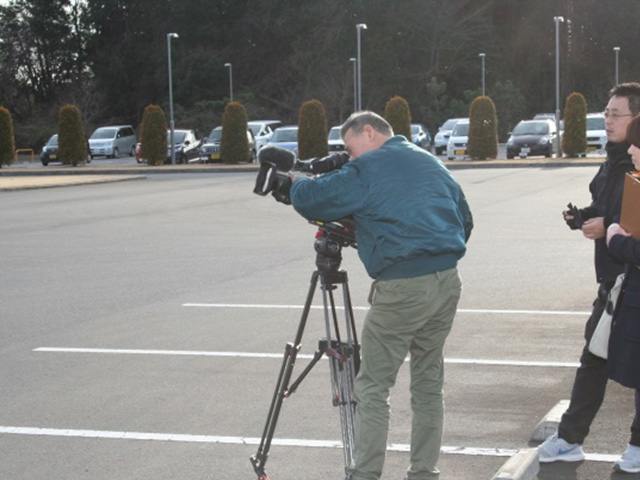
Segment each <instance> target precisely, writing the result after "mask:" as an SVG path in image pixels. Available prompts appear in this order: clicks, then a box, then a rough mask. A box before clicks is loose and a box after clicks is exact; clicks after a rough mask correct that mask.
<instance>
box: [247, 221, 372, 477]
mask: <svg viewBox="0 0 640 480" xmlns="http://www.w3.org/2000/svg"><path fill="white" fill-rule="evenodd" d="M314 224H316V225H318V226H319V227H320V231H319V232H318V236H317V237H316V241H315V244H314V247H315V250H316V267H317V270H316V271H315V272H313V274H312V275H311V285H310V286H309V293H308V294H307V300H306V302H305V304H304V309H303V311H302V316H301V318H300V323H299V324H298V331H297V333H296V337H295V340H294V341H293V343H287V345H286V347H285V351H284V359H283V361H282V366H281V368H280V373H279V375H278V381H277V383H276V388H275V392H274V394H273V399H272V401H271V407H270V408H269V414H268V416H267V422H266V424H265V427H264V431H263V433H262V439H261V441H260V446H259V447H258V451H257V453H256V454H255V455H254V456H253V457H251V464H252V465H253V469H254V470H255V472H256V473H257V474H258V480H269V477H268V476H267V474H266V472H265V464H266V463H267V459H268V457H269V450H270V448H271V441H272V440H273V435H274V433H275V429H276V424H277V422H278V417H279V416H280V410H281V408H282V402H283V401H284V399H285V398H287V397H289V396H290V395H292V394H293V393H295V391H296V389H297V388H298V386H299V385H300V383H302V381H303V380H304V378H305V377H306V376H307V374H308V373H309V372H310V371H311V369H312V368H313V366H314V365H315V364H316V363H318V361H319V360H320V359H321V358H322V356H323V355H325V354H326V355H327V357H328V358H329V365H330V373H331V394H332V399H333V406H335V407H338V409H339V411H340V426H341V430H342V445H343V451H344V462H345V469H346V468H347V467H348V466H349V465H350V464H351V463H352V460H353V442H354V417H355V402H354V400H353V382H354V380H355V376H356V374H357V373H358V368H359V366H360V345H359V344H358V338H357V334H356V328H355V322H354V319H353V309H352V306H351V297H350V295H349V284H348V279H347V272H346V271H344V270H339V268H340V263H341V261H342V253H341V252H342V247H344V246H352V247H356V243H355V237H354V233H355V232H354V230H353V229H352V228H351V226H350V222H348V221H341V222H340V223H337V222H332V223H321V222H314ZM318 281H319V282H320V288H321V290H322V304H323V306H324V322H325V328H326V338H324V339H321V340H320V341H319V342H318V350H316V352H315V354H314V356H313V358H312V360H311V361H310V363H309V364H308V365H307V366H306V368H305V369H304V370H303V371H302V372H301V373H300V375H299V376H298V377H297V378H296V379H295V381H293V383H290V381H291V377H292V373H293V368H294V366H295V362H296V356H297V354H298V352H299V351H300V347H301V342H302V335H303V334H304V330H305V326H306V324H307V318H308V317H309V310H310V309H311V303H312V302H313V297H314V294H315V291H316V288H317V287H318ZM338 285H342V293H343V297H344V312H345V318H344V323H343V328H344V329H345V332H344V336H343V335H341V332H340V325H339V321H338V315H337V313H336V305H335V301H334V295H333V293H334V290H336V289H337V286H338Z"/></svg>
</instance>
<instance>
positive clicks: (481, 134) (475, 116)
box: [467, 96, 498, 160]
mask: <svg viewBox="0 0 640 480" xmlns="http://www.w3.org/2000/svg"><path fill="white" fill-rule="evenodd" d="M467 154H468V155H469V156H470V157H471V158H473V159H476V160H486V159H488V158H496V157H497V156H498V116H497V115H496V106H495V105H494V103H493V100H491V98H489V97H487V96H479V97H476V98H475V99H474V100H473V102H471V107H470V108H469V142H468V144H467Z"/></svg>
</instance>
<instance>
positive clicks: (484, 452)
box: [0, 426, 620, 463]
mask: <svg viewBox="0 0 640 480" xmlns="http://www.w3.org/2000/svg"><path fill="white" fill-rule="evenodd" d="M0 434H6V435H32V436H47V437H75V438H100V439H112V440H147V441H157V442H181V443H211V444H224V445H259V444H260V439H259V438H257V437H225V436H218V435H188V434H180V433H149V432H125V431H110V430H76V429H66V428H40V427H15V426H0ZM272 445H273V446H281V447H311V448H342V442H340V441H338V440H303V439H295V438H274V439H273V441H272ZM387 451H391V452H408V451H409V445H407V444H403V443H393V444H389V445H388V446H387ZM440 451H441V452H442V453H444V454H450V455H469V456H492V457H511V456H512V455H513V454H515V453H516V452H517V450H514V449H508V448H479V447H448V446H443V447H442V448H441V449H440ZM586 457H587V458H586V459H587V460H591V461H594V462H610V463H611V462H615V461H616V460H618V459H619V458H620V455H605V454H589V453H588V454H586Z"/></svg>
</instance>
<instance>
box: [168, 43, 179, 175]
mask: <svg viewBox="0 0 640 480" xmlns="http://www.w3.org/2000/svg"><path fill="white" fill-rule="evenodd" d="M172 38H178V34H177V33H167V54H168V56H169V127H170V128H171V136H170V138H169V141H170V143H171V165H175V164H176V144H175V142H174V140H173V136H174V131H175V124H174V122H173V84H172V78H171V77H172V75H171V39H172Z"/></svg>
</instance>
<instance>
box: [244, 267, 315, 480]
mask: <svg viewBox="0 0 640 480" xmlns="http://www.w3.org/2000/svg"><path fill="white" fill-rule="evenodd" d="M318 278H319V274H318V272H314V273H313V275H312V276H311V284H310V285H309V292H308V294H307V299H306V301H305V305H304V309H303V311H302V316H301V317H300V323H299V324H298V330H297V332H296V338H295V340H294V342H293V343H287V345H286V347H285V352H284V358H283V360H282V366H281V367H280V373H279V374H278V380H277V382H276V387H275V390H274V393H273V398H272V400H271V406H270V407H269V413H268V414H267V421H266V423H265V426H264V430H263V432H262V438H261V440H260V445H259V447H258V451H257V452H256V454H255V455H254V456H252V457H251V464H252V465H253V469H254V470H255V472H256V474H257V475H258V480H268V477H267V475H266V472H265V464H266V463H267V459H268V458H269V450H270V449H271V441H272V440H273V435H274V434H275V430H276V425H277V423H278V418H279V416H280V410H281V409H282V402H283V401H284V399H285V398H286V397H287V396H288V394H289V382H290V381H291V376H292V373H293V368H294V366H295V363H296V357H297V355H298V352H299V351H300V344H301V342H302V335H303V333H304V329H305V326H306V323H307V318H308V317H309V311H310V310H311V303H312V302H313V296H314V293H315V290H316V288H317V285H318ZM316 361H317V359H316ZM308 370H310V367H308V369H307V370H306V372H308ZM305 375H306V373H305ZM298 383H299V381H297V382H296V386H297V384H298Z"/></svg>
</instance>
